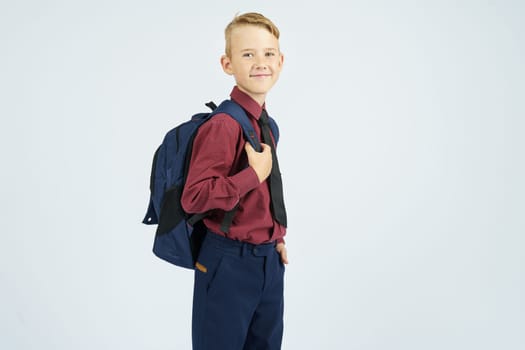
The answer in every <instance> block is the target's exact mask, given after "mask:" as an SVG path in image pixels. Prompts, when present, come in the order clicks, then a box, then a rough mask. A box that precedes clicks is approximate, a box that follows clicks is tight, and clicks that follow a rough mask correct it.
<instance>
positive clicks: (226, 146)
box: [182, 13, 288, 350]
mask: <svg viewBox="0 0 525 350" xmlns="http://www.w3.org/2000/svg"><path fill="white" fill-rule="evenodd" d="M225 38H226V50H225V55H223V56H222V57H221V65H222V68H223V70H224V72H225V73H226V74H229V75H232V76H233V77H234V78H235V82H236V86H235V87H234V88H233V91H232V92H231V98H232V100H233V101H235V102H236V103H237V104H239V105H240V106H241V107H242V108H243V109H244V110H245V111H246V114H247V115H248V117H249V119H250V121H251V123H252V124H253V127H254V128H255V131H256V132H257V133H258V134H259V135H258V136H259V139H260V140H261V143H262V148H263V149H262V152H260V153H259V152H256V151H255V150H254V149H253V148H252V147H251V145H250V144H249V143H247V142H246V141H245V139H244V137H243V132H242V129H241V127H240V125H239V124H238V123H237V122H236V121H235V120H234V119H232V118H231V117H230V116H228V115H226V114H218V115H216V116H214V117H213V118H212V119H211V120H209V121H208V122H206V123H205V124H203V125H202V127H201V128H200V129H199V131H198V133H197V136H196V137H195V140H194V143H193V153H192V158H191V162H190V168H189V172H188V177H187V180H186V185H185V187H184V191H183V195H182V206H183V208H184V210H185V211H186V212H188V213H204V212H209V213H210V215H208V216H206V218H205V219H204V223H205V225H206V227H207V228H208V233H207V235H206V237H205V239H204V242H203V244H202V248H201V250H200V253H199V257H198V261H197V263H196V268H195V286H194V296H193V320H192V339H193V349H194V350H237V349H238V350H242V349H244V350H248V349H267V350H276V349H280V348H281V341H282V334H283V305H284V304H283V280H284V264H287V263H288V260H287V251H286V248H285V245H284V240H283V237H284V235H285V233H286V212H285V209H284V203H283V198H282V187H281V179H280V172H279V168H278V163H277V158H276V155H275V147H274V146H275V145H274V139H273V136H271V135H270V134H269V133H268V131H267V130H268V128H267V114H266V111H265V109H266V106H265V98H266V94H267V93H268V91H270V89H271V88H272V86H273V85H274V84H275V82H276V81H277V79H278V77H279V73H280V72H281V68H282V65H283V61H284V57H283V55H282V53H281V52H280V49H279V30H278V29H277V27H276V26H275V25H274V24H273V23H272V22H271V21H270V20H269V19H268V18H266V17H264V16H263V15H261V14H258V13H246V14H243V15H240V16H236V17H235V18H234V19H233V21H232V22H231V23H230V24H228V26H227V27H226V29H225ZM261 122H262V123H263V124H260V123H261ZM264 123H266V124H264ZM260 125H261V126H260ZM272 168H273V171H272ZM233 208H236V211H235V216H234V217H233V221H232V223H231V226H230V229H229V231H228V232H224V231H223V230H221V223H222V222H223V217H224V214H225V212H227V211H229V210H231V209H233Z"/></svg>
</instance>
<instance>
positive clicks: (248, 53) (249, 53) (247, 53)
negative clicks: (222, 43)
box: [242, 52, 253, 57]
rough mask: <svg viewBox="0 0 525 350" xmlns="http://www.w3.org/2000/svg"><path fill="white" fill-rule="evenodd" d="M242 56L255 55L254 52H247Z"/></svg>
mask: <svg viewBox="0 0 525 350" xmlns="http://www.w3.org/2000/svg"><path fill="white" fill-rule="evenodd" d="M242 57H253V53H251V52H245V53H244V54H243V55H242Z"/></svg>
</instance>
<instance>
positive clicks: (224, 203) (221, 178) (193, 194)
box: [181, 115, 260, 213]
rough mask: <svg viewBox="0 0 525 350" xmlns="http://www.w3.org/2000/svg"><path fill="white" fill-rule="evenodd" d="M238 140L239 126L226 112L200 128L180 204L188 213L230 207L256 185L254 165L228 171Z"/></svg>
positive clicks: (239, 137) (239, 135) (233, 161)
mask: <svg viewBox="0 0 525 350" xmlns="http://www.w3.org/2000/svg"><path fill="white" fill-rule="evenodd" d="M240 142H242V143H244V139H243V134H242V129H241V127H240V125H239V124H238V123H237V122H236V121H235V120H233V119H232V118H230V117H229V116H227V115H216V116H214V117H213V118H212V119H211V120H209V121H208V122H206V123H204V124H203V125H202V126H201V128H200V129H199V131H198V133H197V135H196V137H195V140H194V142H193V152H192V157H191V161H190V168H189V171H188V177H187V179H186V184H185V186H184V190H183V193H182V198H181V204H182V207H183V208H184V210H185V211H186V212H188V213H204V212H206V211H208V210H211V209H222V210H226V211H228V210H231V209H233V208H234V207H235V206H236V205H237V203H239V200H240V198H242V197H243V196H244V195H245V194H246V193H248V192H249V191H251V190H253V189H255V188H256V187H257V186H259V184H260V181H259V177H258V175H257V173H256V172H255V170H254V168H253V167H251V166H250V167H247V168H245V169H243V170H241V171H239V172H238V173H236V174H230V172H231V169H232V166H233V165H234V163H235V160H236V157H237V152H238V150H239V145H240Z"/></svg>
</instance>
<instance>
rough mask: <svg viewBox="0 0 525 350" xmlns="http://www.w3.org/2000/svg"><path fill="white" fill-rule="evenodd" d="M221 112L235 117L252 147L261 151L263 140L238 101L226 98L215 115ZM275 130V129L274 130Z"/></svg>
mask: <svg viewBox="0 0 525 350" xmlns="http://www.w3.org/2000/svg"><path fill="white" fill-rule="evenodd" d="M219 113H226V114H228V115H229V116H230V117H232V118H233V119H235V120H236V121H237V123H239V124H240V126H241V128H242V132H243V133H244V137H245V139H246V140H247V141H248V142H250V144H251V145H252V147H253V148H254V149H255V150H256V151H257V152H261V150H262V147H261V142H260V141H259V138H258V137H257V134H256V133H255V129H254V128H253V126H252V123H251V122H250V119H249V118H248V116H247V115H246V112H245V111H244V109H242V107H241V106H239V105H238V104H237V103H235V102H233V101H231V100H224V101H223V102H222V103H221V104H220V105H219V107H217V108H216V109H215V110H214V111H213V113H212V114H213V115H215V114H219ZM272 132H273V130H272Z"/></svg>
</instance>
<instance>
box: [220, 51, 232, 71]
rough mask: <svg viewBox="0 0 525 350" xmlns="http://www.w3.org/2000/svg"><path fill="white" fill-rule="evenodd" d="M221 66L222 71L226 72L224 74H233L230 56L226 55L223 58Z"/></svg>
mask: <svg viewBox="0 0 525 350" xmlns="http://www.w3.org/2000/svg"><path fill="white" fill-rule="evenodd" d="M221 66H222V70H223V71H224V73H226V74H229V75H232V74H233V69H232V64H231V60H230V58H229V57H228V56H226V55H222V56H221Z"/></svg>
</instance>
